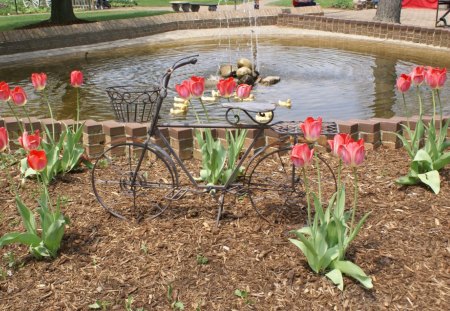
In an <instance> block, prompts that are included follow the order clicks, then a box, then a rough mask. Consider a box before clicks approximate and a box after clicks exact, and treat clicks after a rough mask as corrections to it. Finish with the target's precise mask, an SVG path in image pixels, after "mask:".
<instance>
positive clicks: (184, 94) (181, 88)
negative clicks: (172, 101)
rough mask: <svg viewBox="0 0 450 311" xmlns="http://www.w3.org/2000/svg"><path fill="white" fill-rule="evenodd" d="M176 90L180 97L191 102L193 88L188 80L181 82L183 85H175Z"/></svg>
mask: <svg viewBox="0 0 450 311" xmlns="http://www.w3.org/2000/svg"><path fill="white" fill-rule="evenodd" d="M175 90H176V91H177V93H178V96H180V97H181V98H184V99H187V100H189V99H190V98H191V87H190V82H189V81H187V80H184V81H183V82H181V84H176V85H175Z"/></svg>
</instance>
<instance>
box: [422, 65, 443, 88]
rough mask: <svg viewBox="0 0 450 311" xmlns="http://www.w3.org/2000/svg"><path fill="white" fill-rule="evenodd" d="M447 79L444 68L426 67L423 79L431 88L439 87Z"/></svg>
mask: <svg viewBox="0 0 450 311" xmlns="http://www.w3.org/2000/svg"><path fill="white" fill-rule="evenodd" d="M446 80H447V69H446V68H442V69H440V68H437V67H435V68H432V67H428V68H427V71H426V73H425V81H426V82H427V84H428V85H429V86H430V88H432V89H440V88H441V87H442V86H443V85H444V83H445V81H446Z"/></svg>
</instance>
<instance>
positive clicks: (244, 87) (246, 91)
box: [236, 84, 252, 99]
mask: <svg viewBox="0 0 450 311" xmlns="http://www.w3.org/2000/svg"><path fill="white" fill-rule="evenodd" d="M251 91H252V86H251V85H248V84H239V85H238V87H237V89H236V95H237V97H239V98H240V99H244V98H247V97H249V96H250V92H251Z"/></svg>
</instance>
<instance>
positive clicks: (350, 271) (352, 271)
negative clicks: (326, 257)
mask: <svg viewBox="0 0 450 311" xmlns="http://www.w3.org/2000/svg"><path fill="white" fill-rule="evenodd" d="M333 266H334V268H335V269H339V270H340V271H341V272H342V273H343V274H346V275H348V276H350V277H352V278H354V279H355V280H357V281H359V282H360V283H361V284H362V285H363V286H364V287H365V288H369V289H370V288H373V285H372V279H371V278H370V277H368V276H367V275H366V274H365V273H364V271H363V270H362V269H361V268H360V267H358V266H357V265H355V264H354V263H353V262H351V261H334V262H333Z"/></svg>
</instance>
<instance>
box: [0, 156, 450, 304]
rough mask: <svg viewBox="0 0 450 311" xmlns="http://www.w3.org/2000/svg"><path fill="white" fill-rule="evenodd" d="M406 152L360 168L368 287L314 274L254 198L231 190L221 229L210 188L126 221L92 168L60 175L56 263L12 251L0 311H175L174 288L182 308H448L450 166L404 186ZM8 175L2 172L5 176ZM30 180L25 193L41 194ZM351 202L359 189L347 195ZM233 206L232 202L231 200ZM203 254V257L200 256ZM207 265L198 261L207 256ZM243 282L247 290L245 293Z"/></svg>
mask: <svg viewBox="0 0 450 311" xmlns="http://www.w3.org/2000/svg"><path fill="white" fill-rule="evenodd" d="M407 169H408V157H407V155H406V153H405V152H404V151H402V150H387V149H379V150H377V151H371V152H368V155H367V160H366V162H365V164H364V166H362V167H361V168H360V169H359V176H360V196H359V197H360V200H359V210H358V217H361V215H362V214H363V213H366V212H369V211H371V212H372V214H371V215H370V216H369V218H368V221H367V223H366V224H365V226H364V227H363V229H362V230H361V232H360V234H359V236H358V237H357V239H356V240H355V241H354V243H353V245H352V246H351V248H350V249H349V251H348V256H347V257H348V258H349V259H351V260H353V261H354V262H355V263H356V264H358V265H359V266H360V267H361V268H362V269H363V270H364V271H365V272H366V273H367V274H368V275H370V276H371V277H372V278H373V283H374V288H373V289H372V290H366V289H364V288H363V287H362V286H361V285H360V284H359V283H357V282H354V281H353V280H352V279H349V278H345V290H344V291H343V292H341V291H340V290H338V289H337V288H336V286H334V285H333V284H332V283H331V282H330V281H329V280H328V279H327V278H326V277H324V276H322V275H317V274H314V273H313V272H312V271H311V270H310V269H309V267H308V265H307V263H306V260H305V258H304V256H303V255H302V254H301V252H300V251H299V250H298V249H297V248H296V247H295V246H294V245H293V244H292V243H290V242H289V241H288V237H290V234H289V230H292V229H296V228H299V227H301V226H302V224H292V223H282V224H277V225H269V224H268V223H267V222H265V221H264V220H262V219H261V218H259V217H258V216H257V215H256V213H255V212H254V211H253V209H252V208H251V206H250V204H249V203H248V199H246V198H243V199H242V200H239V199H238V200H236V201H234V200H232V199H231V198H227V202H229V204H228V205H227V206H226V208H228V209H229V210H230V212H231V213H233V214H234V215H239V216H241V217H239V218H235V217H226V218H225V219H224V220H223V221H222V222H221V223H220V226H219V227H216V226H215V213H216V208H217V206H216V203H215V201H214V200H213V199H211V198H210V197H209V196H208V195H204V196H191V197H186V198H184V199H183V200H181V201H180V202H176V204H174V205H173V206H172V207H171V208H170V210H168V211H166V212H165V213H164V214H163V215H162V216H161V217H159V218H157V219H156V220H152V221H146V220H144V221H142V222H140V223H136V222H134V221H129V222H125V221H121V220H119V219H117V218H114V217H111V216H110V215H109V214H108V213H107V212H105V211H104V210H103V209H102V208H101V207H100V205H99V204H98V203H97V201H96V198H95V196H94V194H93V193H92V188H91V185H90V180H89V178H90V174H89V172H88V171H84V172H82V173H77V174H70V175H66V176H64V177H63V178H62V179H60V180H58V181H57V182H56V183H55V184H54V185H52V186H51V191H52V193H54V197H56V194H59V195H63V196H64V197H65V198H66V199H68V203H67V204H66V206H65V207H64V213H65V214H66V215H67V216H69V217H70V219H71V225H70V226H69V227H68V228H67V230H66V234H65V237H64V240H63V245H62V248H61V250H60V254H59V256H58V258H57V259H55V260H53V261H45V260H44V261H37V260H35V259H33V258H32V257H30V256H29V255H28V251H27V248H26V247H24V246H18V245H14V246H8V247H5V248H3V249H1V250H0V254H1V256H2V257H3V255H4V254H6V253H7V252H13V253H14V254H15V257H16V262H17V263H16V267H15V268H10V267H9V266H8V262H7V261H6V260H2V261H1V263H0V268H1V269H2V270H3V271H8V275H6V276H4V277H3V278H1V277H0V309H1V310H88V309H89V307H88V305H90V304H93V303H94V302H95V301H97V300H98V301H103V302H108V303H109V306H108V307H107V309H108V310H124V309H125V300H126V299H127V298H128V297H132V298H133V301H134V302H133V304H132V306H133V310H134V309H136V308H138V307H143V308H144V309H145V310H171V304H170V302H169V299H168V297H167V292H168V286H169V285H170V286H171V287H172V288H173V292H174V295H178V300H179V301H182V302H183V304H184V306H185V310H333V309H334V310H341V309H350V310H380V309H386V310H399V309H408V310H445V309H448V308H449V306H450V285H449V284H450V265H449V262H450V244H449V237H450V231H449V228H450V226H449V214H450V173H449V170H448V169H447V170H445V171H444V172H443V177H442V179H443V180H442V189H441V192H440V194H439V195H435V194H433V193H432V192H431V191H430V190H428V189H426V188H424V187H420V186H412V187H407V188H406V187H400V186H399V185H397V184H395V183H394V180H395V179H396V178H397V177H399V176H402V175H405V174H406V173H407ZM2 177H3V176H2ZM1 180H2V182H1V187H0V206H1V220H0V234H1V235H2V234H4V233H6V232H10V231H18V230H19V231H21V230H23V227H22V224H21V220H20V217H19V216H18V214H17V211H16V208H15V205H14V201H13V197H12V195H11V194H10V193H9V191H8V187H6V186H5V185H6V180H5V179H4V178H2V179H1ZM33 187H34V186H33V182H32V181H27V183H26V187H25V188H24V189H22V190H21V191H22V192H23V193H24V195H25V196H26V195H27V194H28V196H29V197H28V198H27V201H28V202H32V201H31V198H30V197H31V194H33V193H36V191H35V189H34V188H33ZM347 196H348V200H349V203H350V202H351V191H350V190H349V191H348V194H347ZM230 204H231V205H233V206H231V205H230ZM201 258H207V261H208V262H207V263H203V264H202V263H200V262H199V260H198V259H201ZM200 261H201V260H200ZM236 289H239V290H241V291H246V292H248V293H249V295H248V298H247V299H242V298H240V297H237V296H236V295H235V294H234V292H235V290H236Z"/></svg>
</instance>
